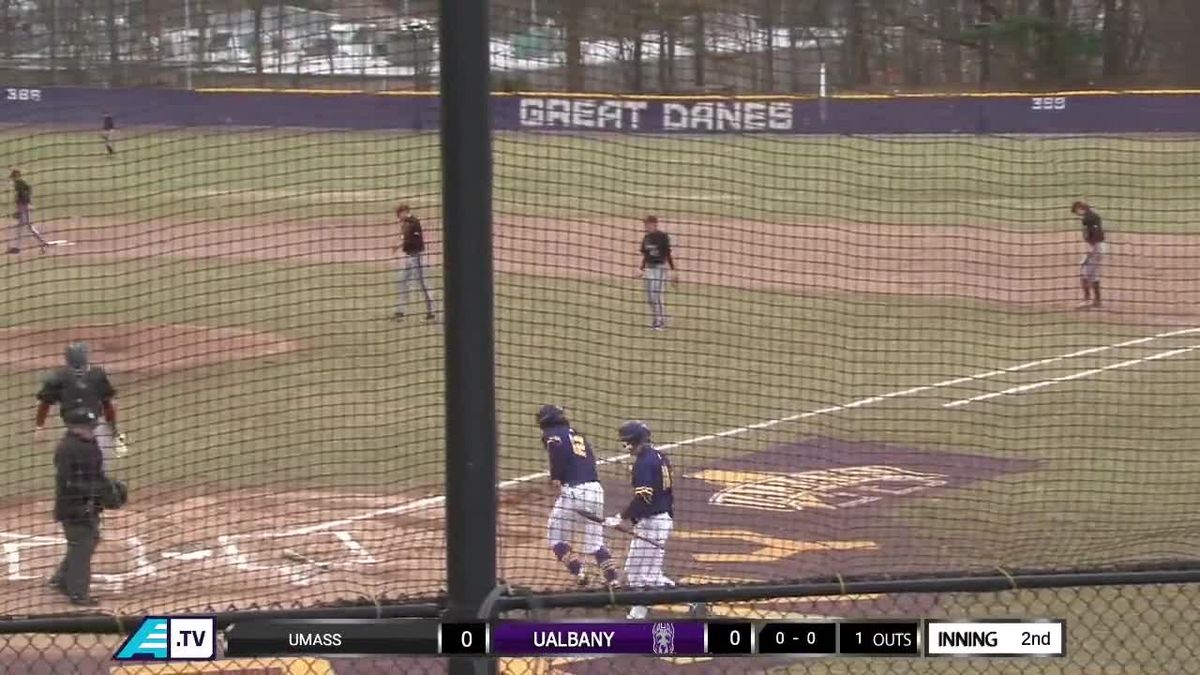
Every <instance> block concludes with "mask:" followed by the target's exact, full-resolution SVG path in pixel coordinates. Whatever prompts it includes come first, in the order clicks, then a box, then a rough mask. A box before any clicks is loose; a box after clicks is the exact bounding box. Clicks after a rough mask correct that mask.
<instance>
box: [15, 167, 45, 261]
mask: <svg viewBox="0 0 1200 675" xmlns="http://www.w3.org/2000/svg"><path fill="white" fill-rule="evenodd" d="M8 178H9V180H11V181H12V184H13V193H14V195H13V196H14V200H15V202H16V206H17V211H16V213H14V214H13V217H14V218H16V219H17V224H16V226H15V229H14V230H13V235H12V239H11V240H10V242H9V244H8V253H9V254H13V255H15V254H17V253H20V252H21V244H23V243H25V232H26V231H28V232H29V233H30V234H32V235H33V238H34V239H37V242H38V245H39V246H41V247H42V253H45V252H46V249H48V248H50V242H48V241H46V239H45V237H43V236H42V234H41V233H40V232H38V231H37V229H36V228H35V227H34V226H33V188H31V187H29V183H27V182H26V181H25V179H24V178H22V177H21V172H20V171H19V170H17V169H13V170H12V171H11V172H10V173H9V174H8Z"/></svg>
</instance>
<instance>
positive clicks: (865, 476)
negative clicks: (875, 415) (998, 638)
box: [690, 464, 947, 511]
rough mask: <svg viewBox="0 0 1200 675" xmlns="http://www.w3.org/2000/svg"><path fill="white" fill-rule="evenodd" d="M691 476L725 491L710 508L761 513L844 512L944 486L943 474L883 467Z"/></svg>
mask: <svg viewBox="0 0 1200 675" xmlns="http://www.w3.org/2000/svg"><path fill="white" fill-rule="evenodd" d="M690 477H692V478H698V479H700V480H704V481H708V482H710V483H716V484H718V485H721V486H723V487H722V488H721V489H720V490H719V491H717V492H716V493H715V494H713V495H712V496H711V497H709V499H708V503H709V504H713V505H715V506H734V507H741V508H746V509H757V510H760V511H803V510H805V509H826V510H832V509H844V508H849V507H851V506H861V505H863V504H869V503H871V502H877V501H879V500H881V499H884V498H887V497H897V496H902V495H911V494H914V493H916V492H921V491H922V490H928V489H931V488H938V487H942V486H943V485H945V484H946V482H947V477H946V475H945V474H941V473H933V472H921V471H911V470H909V469H902V468H900V467H895V466H887V465H883V464H875V465H870V466H854V467H844V468H833V469H818V470H815V471H800V472H796V473H770V472H762V471H730V470H724V469H704V470H702V471H699V472H696V473H694V474H691V476H690Z"/></svg>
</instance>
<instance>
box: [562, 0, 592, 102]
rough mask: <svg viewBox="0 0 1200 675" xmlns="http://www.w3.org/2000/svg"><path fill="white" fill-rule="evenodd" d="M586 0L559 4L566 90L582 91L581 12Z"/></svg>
mask: <svg viewBox="0 0 1200 675" xmlns="http://www.w3.org/2000/svg"><path fill="white" fill-rule="evenodd" d="M585 5H586V0H566V1H565V2H564V3H562V4H560V5H559V17H560V19H561V23H562V26H563V33H564V43H565V44H564V48H565V49H566V61H567V82H566V84H567V91H583V12H584V8H585V7H584V6H585Z"/></svg>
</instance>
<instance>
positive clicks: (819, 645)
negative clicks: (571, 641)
mask: <svg viewBox="0 0 1200 675" xmlns="http://www.w3.org/2000/svg"><path fill="white" fill-rule="evenodd" d="M837 651H838V650H837V624H835V623H768V624H764V625H763V627H762V628H761V629H759V631H758V653H759V654H812V655H828V654H837Z"/></svg>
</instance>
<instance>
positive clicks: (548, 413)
mask: <svg viewBox="0 0 1200 675" xmlns="http://www.w3.org/2000/svg"><path fill="white" fill-rule="evenodd" d="M537 423H538V426H539V427H541V428H543V429H546V428H548V427H556V426H561V425H563V424H567V412H566V411H565V410H563V409H562V408H561V407H559V406H556V405H553V404H551V403H547V404H546V405H544V406H542V407H540V408H538V411H537Z"/></svg>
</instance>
